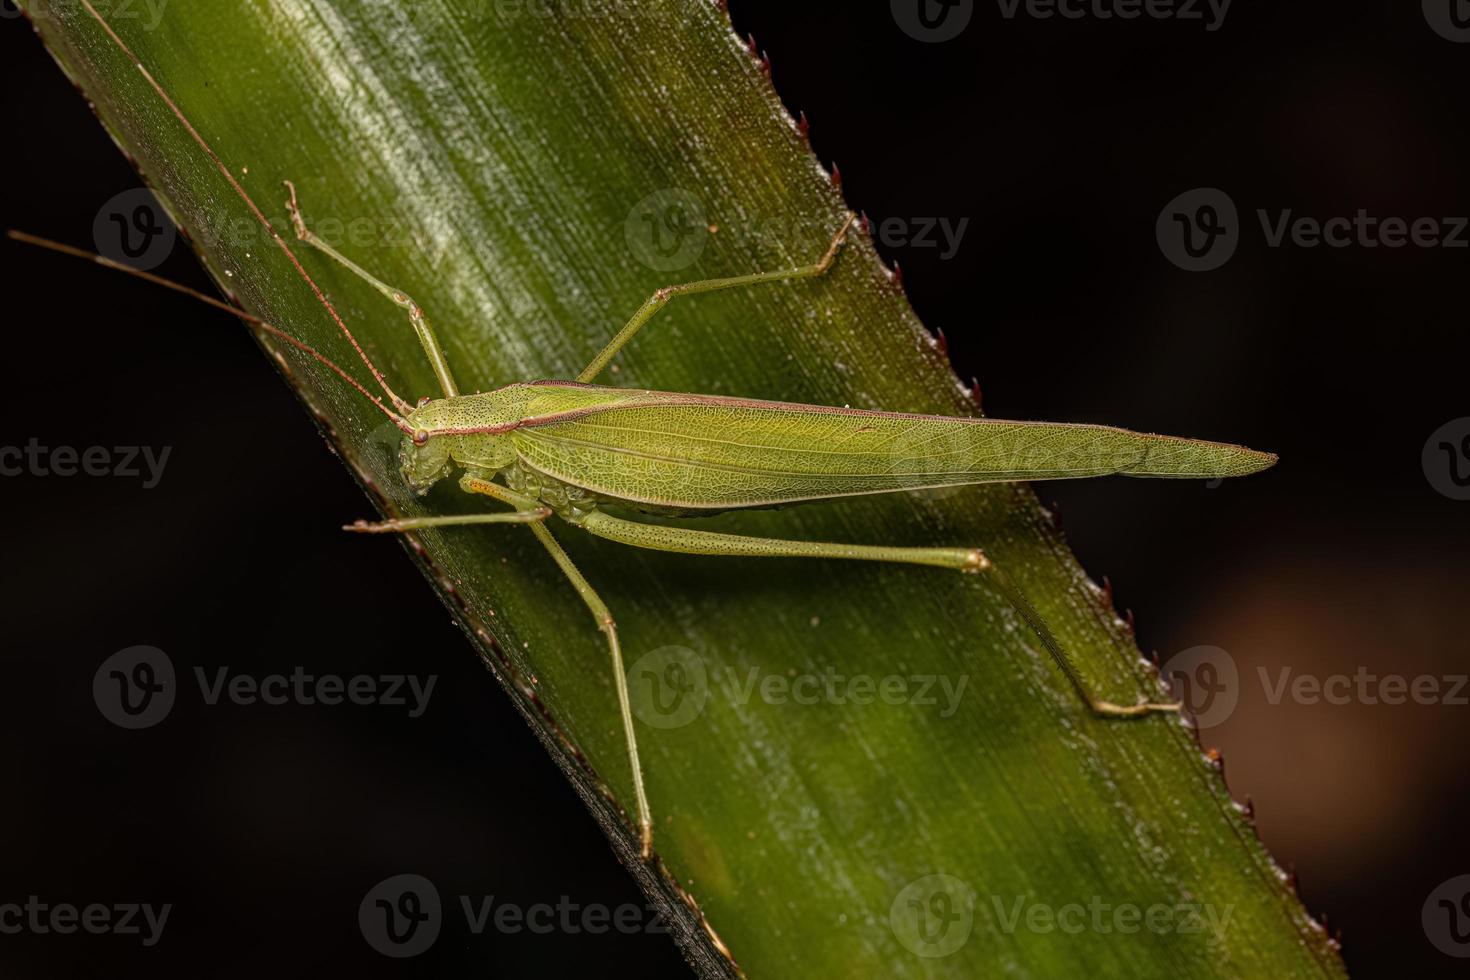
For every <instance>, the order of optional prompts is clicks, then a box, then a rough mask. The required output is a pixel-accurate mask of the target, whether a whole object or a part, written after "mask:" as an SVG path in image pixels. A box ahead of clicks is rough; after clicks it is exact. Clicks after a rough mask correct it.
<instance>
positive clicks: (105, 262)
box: [5, 228, 414, 435]
mask: <svg viewBox="0 0 1470 980" xmlns="http://www.w3.org/2000/svg"><path fill="white" fill-rule="evenodd" d="M5 237H6V238H10V239H12V240H14V241H17V242H24V243H25V244H27V245H35V246H36V247H38V248H44V249H46V250H47V251H50V252H60V253H61V254H62V255H70V256H72V257H73V258H78V259H85V260H87V261H89V262H94V263H96V264H97V265H100V266H103V267H105V268H108V269H113V270H116V271H117V272H125V273H127V274H128V275H130V276H134V277H136V278H138V279H142V280H143V281H144V282H150V283H153V284H154V285H155V286H162V287H163V288H165V289H171V290H173V291H174V292H176V293H182V294H184V295H185V296H188V297H190V298H192V299H197V300H198V301H199V302H201V303H205V304H207V305H209V306H212V307H214V308H215V309H217V310H224V311H225V312H226V313H228V314H230V315H231V316H237V317H239V318H240V319H241V320H244V321H245V322H246V323H250V324H253V325H255V326H256V327H259V328H260V329H261V330H264V331H265V332H266V333H268V334H270V335H271V336H272V337H276V338H278V339H280V340H284V341H285V342H286V343H288V344H290V345H291V346H293V347H295V348H296V349H297V350H301V351H305V352H306V353H307V354H310V355H311V356H312V357H314V358H316V359H317V360H318V361H320V362H321V363H323V364H325V365H326V366H327V367H329V368H331V369H332V370H333V371H334V372H336V374H337V377H339V378H341V379H342V380H343V381H345V382H347V383H348V384H350V385H352V387H354V388H356V389H357V390H358V391H359V392H361V393H362V396H363V397H364V398H366V399H367V400H368V401H370V402H372V403H373V404H374V405H376V406H378V409H379V410H380V411H381V412H382V413H383V414H384V415H386V416H388V417H389V418H390V419H392V420H393V424H394V425H396V426H397V427H398V428H399V429H400V430H402V431H403V432H404V433H406V434H408V435H412V434H413V431H414V430H413V426H411V425H409V424H408V422H407V421H406V420H405V419H404V418H403V417H402V416H401V415H399V414H398V413H397V412H394V411H393V410H392V409H390V408H389V407H388V406H387V405H384V404H383V401H382V399H380V398H379V397H378V396H377V395H375V394H373V393H372V392H371V391H368V390H367V389H366V388H364V387H363V385H362V382H360V381H358V380H357V379H356V378H354V377H353V376H352V375H350V374H348V373H347V372H346V371H344V370H342V368H341V367H339V366H338V365H337V364H336V363H335V362H333V361H332V359H331V358H329V357H327V356H326V355H325V354H323V353H321V352H320V351H318V350H317V349H316V348H315V347H312V346H311V345H310V344H307V343H305V342H304V341H300V340H297V339H296V338H295V337H293V336H291V335H290V334H288V333H287V332H286V331H284V330H282V329H280V328H279V327H274V326H272V325H271V324H269V323H267V322H265V321H264V320H262V319H261V318H260V317H258V316H254V315H252V314H250V313H246V312H245V311H244V310H241V309H237V308H235V307H233V306H231V305H230V304H228V303H225V302H221V301H220V300H217V299H215V298H214V297H213V296H206V295H205V294H204V293H201V292H199V291H198V290H196V289H190V288H189V287H188V286H185V285H184V284H183V283H178V282H174V281H173V280H172V279H165V278H163V277H162V276H155V275H154V274H153V273H151V272H144V271H143V270H142V269H135V268H133V267H132V266H130V265H125V264H124V263H122V262H115V261H113V260H112V259H109V258H107V257H106V256H102V255H97V254H96V253H94V252H88V251H85V250H84V249H80V248H73V247H72V246H70V245H65V244H63V243H61V242H55V241H52V240H51V239H49V238H41V237H40V236H39V235H31V234H27V233H26V232H23V231H16V230H15V229H13V228H10V229H7V230H6V232H5Z"/></svg>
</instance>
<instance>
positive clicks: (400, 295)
mask: <svg viewBox="0 0 1470 980" xmlns="http://www.w3.org/2000/svg"><path fill="white" fill-rule="evenodd" d="M283 183H284V184H285V185H286V189H287V190H288V191H290V192H291V196H290V198H289V199H287V201H286V212H287V213H288V214H290V215H291V227H292V228H293V229H295V231H296V237H297V238H299V239H300V240H301V241H303V242H305V243H306V244H308V245H310V246H311V247H312V248H314V249H316V250H317V251H319V252H322V253H323V254H325V255H327V256H330V257H331V258H332V259H335V260H336V261H337V262H339V263H340V264H341V265H342V266H344V267H345V268H346V269H348V270H349V271H350V272H352V273H353V274H355V275H356V276H358V277H359V278H361V279H362V280H363V281H365V282H366V283H367V284H368V285H370V286H372V287H373V288H374V289H376V290H377V291H378V292H380V293H382V294H383V295H384V296H386V297H388V298H389V299H391V300H392V301H393V302H394V303H395V304H397V305H398V306H400V307H402V308H403V309H405V310H407V311H408V321H409V323H411V324H413V330H414V333H416V334H418V337H419V344H420V345H422V346H423V348H424V354H425V355H426V356H427V357H428V358H429V364H430V366H432V367H433V369H434V375H435V377H437V378H438V379H439V387H441V388H443V389H444V397H445V398H453V397H454V396H455V395H458V394H459V386H458V385H456V384H455V383H454V375H453V374H451V373H450V371H449V361H448V360H446V359H445V357H444V348H443V346H442V345H441V344H440V343H439V338H438V337H437V336H436V335H435V334H434V328H433V327H432V326H430V324H429V318H428V317H426V316H424V310H423V307H421V306H419V304H418V303H416V302H414V298H413V297H412V296H410V295H408V293H406V292H404V291H403V290H401V289H397V288H395V287H393V286H390V285H388V284H387V283H385V282H383V280H381V279H379V278H378V277H377V276H375V275H373V274H372V273H371V272H368V271H367V270H366V269H364V268H363V267H362V266H360V265H358V264H357V263H356V262H354V261H352V260H351V259H349V258H348V257H347V256H345V255H343V254H342V253H341V252H339V251H337V250H336V249H335V248H333V247H332V246H330V245H328V244H327V243H326V242H324V241H322V240H321V239H320V238H318V237H317V236H316V234H315V233H314V232H313V231H312V230H311V229H310V228H308V227H306V220H305V219H304V218H302V217H301V207H300V205H299V204H297V203H296V185H295V184H293V183H292V182H291V181H289V180H287V181H283Z"/></svg>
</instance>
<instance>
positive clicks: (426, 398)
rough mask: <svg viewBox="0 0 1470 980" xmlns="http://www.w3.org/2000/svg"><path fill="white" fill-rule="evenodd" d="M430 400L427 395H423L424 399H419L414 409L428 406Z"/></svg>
mask: <svg viewBox="0 0 1470 980" xmlns="http://www.w3.org/2000/svg"><path fill="white" fill-rule="evenodd" d="M430 400H431V399H430V398H429V396H428V395H425V396H424V397H422V398H420V399H419V403H418V405H416V406H415V407H416V408H423V407H424V406H425V405H427V404H429V402H430Z"/></svg>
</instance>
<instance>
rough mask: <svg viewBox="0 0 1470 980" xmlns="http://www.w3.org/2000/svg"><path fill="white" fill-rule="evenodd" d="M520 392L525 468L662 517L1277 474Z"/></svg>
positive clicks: (1162, 454)
mask: <svg viewBox="0 0 1470 980" xmlns="http://www.w3.org/2000/svg"><path fill="white" fill-rule="evenodd" d="M529 387H533V388H535V389H536V394H535V396H534V397H532V398H530V399H529V400H528V403H527V406H526V417H525V420H524V421H523V423H522V425H521V427H519V428H517V429H515V430H514V431H513V432H512V433H511V435H512V438H513V440H514V444H515V447H516V451H517V453H518V454H519V456H520V459H521V461H522V463H523V464H524V465H526V466H528V467H530V468H531V469H533V470H537V471H540V472H542V473H544V474H546V475H548V476H551V477H554V478H555V479H557V480H561V481H563V482H565V483H570V484H573V485H575V486H579V487H583V488H585V489H587V490H590V491H592V492H594V493H597V494H600V495H602V496H605V497H612V498H618V499H622V500H627V501H630V502H634V503H639V504H644V505H649V506H652V507H658V508H670V509H675V510H695V511H697V510H729V509H734V508H740V507H771V506H777V505H780V504H787V503H794V502H797V501H803V500H819V499H823V498H829V497H847V496H855V495H859V494H870V493H889V492H893V491H898V490H922V489H929V488H935V487H949V486H957V485H962V484H970V483H995V482H1004V481H1012V480H1041V479H1046V480H1053V479H1068V478H1074V477H1088V476H1106V475H1109V474H1121V475H1124V476H1149V477H1172V478H1194V479H1209V478H1213V477H1225V476H1244V475H1246V474H1248V473H1255V472H1257V471H1259V470H1263V469H1265V468H1266V467H1268V466H1270V465H1271V464H1272V463H1274V462H1275V461H1276V457H1275V456H1273V455H1271V454H1270V453H1261V452H1255V451H1254V450H1250V449H1245V448H1243V447H1241V446H1231V445H1226V444H1223V443H1215V442H1202V441H1199V440H1196V439H1178V438H1173V437H1169V436H1156V435H1145V434H1141V433H1137V432H1129V431H1127V430H1124V429H1114V428H1110V427H1107V426H1100V425H1068V424H1062V423H1051V422H1007V421H1001V420H998V419H969V418H948V417H944V416H935V415H904V414H897V413H891V412H869V411H861V410H857V409H841V408H822V407H818V406H812V405H795V404H790V403H787V402H768V401H755V400H751V399H742V398H720V397H715V396H710V395H684V394H674V393H670V392H658V391H633V390H626V389H619V388H603V387H598V386H595V385H576V384H571V383H554V382H539V383H537V384H535V385H532V386H529Z"/></svg>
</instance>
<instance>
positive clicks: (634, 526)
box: [573, 510, 1180, 718]
mask: <svg viewBox="0 0 1470 980" xmlns="http://www.w3.org/2000/svg"><path fill="white" fill-rule="evenodd" d="M573 523H576V524H577V525H578V526H580V527H582V528H583V529H585V530H587V531H588V532H590V533H592V534H595V535H597V536H598V537H600V538H607V539H608V540H609V541H616V542H618V543H619V544H625V545H630V546H632V547H634V548H648V549H651V550H654V551H672V552H677V553H679V554H686V555H717V556H722V557H745V558H844V559H851V560H856V561H876V562H896V563H902V564H908V565H930V566H935V567H938V568H952V569H955V570H957V571H960V572H965V573H967V574H971V575H984V576H985V577H986V580H987V581H989V582H990V583H991V584H992V585H993V586H995V588H996V589H997V590H998V591H999V592H1000V593H1001V594H1002V595H1004V596H1005V597H1006V600H1007V601H1008V602H1009V603H1010V604H1011V606H1012V607H1014V608H1015V610H1016V611H1017V612H1018V613H1020V615H1021V618H1022V619H1024V620H1025V621H1026V623H1027V625H1029V626H1030V627H1031V628H1032V629H1033V630H1035V632H1036V635H1037V636H1038V637H1040V638H1041V641H1042V643H1043V644H1045V646H1046V648H1047V652H1049V653H1050V654H1051V655H1052V658H1053V659H1054V660H1055V661H1056V662H1057V666H1059V667H1060V668H1061V669H1062V673H1064V674H1066V675H1067V679H1068V680H1069V681H1071V683H1072V686H1073V687H1074V688H1076V690H1077V693H1078V694H1079V695H1081V697H1082V700H1083V701H1084V702H1086V704H1087V706H1088V708H1090V709H1091V710H1092V711H1093V712H1094V713H1095V714H1097V715H1100V716H1102V717H1105V718H1138V717H1141V716H1143V715H1147V714H1152V713H1155V712H1178V711H1179V708H1180V706H1179V705H1178V704H1158V703H1154V702H1150V701H1140V702H1139V703H1137V704H1131V705H1119V704H1113V703H1112V702H1111V701H1105V700H1103V699H1102V698H1099V697H1097V696H1095V695H1094V694H1093V693H1092V691H1091V689H1090V688H1088V686H1087V684H1086V683H1085V682H1084V681H1083V679H1082V675H1081V674H1079V673H1078V672H1077V668H1076V667H1075V666H1074V665H1073V664H1072V661H1071V659H1070V658H1068V657H1067V655H1066V653H1065V651H1063V650H1062V648H1061V644H1059V643H1058V642H1057V641H1056V639H1055V638H1054V637H1053V636H1052V634H1051V630H1049V629H1048V628H1047V626H1046V623H1045V621H1044V620H1043V619H1042V618H1041V616H1040V615H1039V614H1037V612H1036V610H1034V609H1033V608H1031V604H1030V603H1029V602H1027V601H1026V598H1025V596H1023V595H1022V594H1021V592H1020V590H1019V589H1017V588H1016V587H1015V586H1014V585H1012V584H1011V582H1010V580H1009V578H1007V576H1006V575H1005V574H1004V573H1003V572H1001V570H1000V569H999V568H997V567H996V566H995V563H994V562H993V561H991V560H990V559H989V558H988V557H987V556H986V555H985V552H983V551H981V550H980V549H979V548H903V547H891V546H887V545H858V544H826V543H822V542H816V541H788V540H783V539H780V538H757V537H746V536H744V535H739V534H723V533H720V532H716V531H700V530H695V529H693V528H685V527H676V526H672V525H663V524H640V523H638V522H637V521H628V520H622V519H620V518H617V517H612V516H610V515H608V514H605V513H603V512H602V511H596V510H594V511H592V512H591V513H590V514H587V515H586V516H585V517H580V518H578V519H577V520H576V521H574V522H573Z"/></svg>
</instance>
